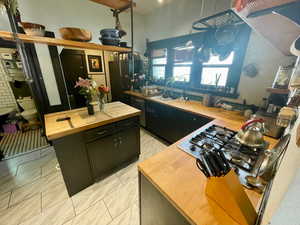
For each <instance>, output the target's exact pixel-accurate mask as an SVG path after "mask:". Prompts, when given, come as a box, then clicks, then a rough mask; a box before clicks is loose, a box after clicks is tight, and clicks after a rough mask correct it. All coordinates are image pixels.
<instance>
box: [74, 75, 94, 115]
mask: <svg viewBox="0 0 300 225" xmlns="http://www.w3.org/2000/svg"><path fill="white" fill-rule="evenodd" d="M75 88H80V89H79V94H81V95H83V96H84V97H85V99H86V106H87V109H88V114H89V115H94V113H95V112H94V108H93V106H92V105H91V101H92V98H93V96H95V95H96V93H97V89H96V82H95V81H92V80H89V79H83V78H81V77H79V78H78V81H77V82H76V85H75Z"/></svg>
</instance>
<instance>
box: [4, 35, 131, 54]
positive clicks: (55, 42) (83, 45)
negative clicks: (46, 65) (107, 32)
mask: <svg viewBox="0 0 300 225" xmlns="http://www.w3.org/2000/svg"><path fill="white" fill-rule="evenodd" d="M0 38H2V39H4V40H8V41H15V37H14V35H13V33H11V32H7V31H0ZM18 38H19V39H20V40H22V41H23V42H25V43H39V44H47V45H52V46H64V47H69V48H80V49H92V50H101V51H111V52H131V48H122V47H117V46H109V45H100V44H95V43H88V42H79V41H69V40H63V39H57V38H49V37H37V36H30V35H26V34H18Z"/></svg>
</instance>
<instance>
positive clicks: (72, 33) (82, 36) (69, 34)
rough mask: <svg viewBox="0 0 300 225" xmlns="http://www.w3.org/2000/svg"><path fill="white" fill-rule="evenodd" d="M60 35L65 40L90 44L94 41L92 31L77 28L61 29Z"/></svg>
mask: <svg viewBox="0 0 300 225" xmlns="http://www.w3.org/2000/svg"><path fill="white" fill-rule="evenodd" d="M59 32H60V35H61V37H62V38H63V39H65V40H71V41H82V42H88V41H90V40H92V33H91V32H90V31H87V30H84V29H81V28H76V27H62V28H60V29H59Z"/></svg>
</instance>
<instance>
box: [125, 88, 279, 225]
mask: <svg viewBox="0 0 300 225" xmlns="http://www.w3.org/2000/svg"><path fill="white" fill-rule="evenodd" d="M125 93H126V94H129V95H133V96H136V97H140V98H144V99H147V100H151V101H155V102H159V103H161V104H166V105H169V106H172V107H175V108H179V109H181V110H185V111H189V112H192V113H195V114H199V115H202V116H206V117H210V118H212V119H214V120H213V121H212V122H210V123H208V124H207V125H205V126H210V125H212V124H216V125H220V126H224V127H227V128H229V129H232V130H239V129H240V127H241V125H242V124H243V123H244V122H245V118H244V117H243V116H242V115H241V114H240V113H239V112H236V111H226V110H223V109H219V108H213V107H206V106H203V105H202V104H201V103H199V102H195V101H188V102H185V101H180V100H170V101H165V100H160V99H156V98H149V97H144V96H143V95H142V94H139V93H136V92H131V91H127V92H125ZM200 129H203V127H202V128H200ZM197 132H198V131H195V132H193V133H192V134H190V135H188V136H187V137H185V138H183V139H182V140H184V139H186V138H190V137H191V136H193V135H194V133H197ZM182 140H180V141H178V142H177V143H174V144H172V145H170V146H169V147H167V148H166V149H165V150H164V151H162V152H160V153H158V154H156V155H155V156H153V157H151V158H149V159H147V160H145V161H143V162H141V163H140V164H139V165H138V169H139V171H140V172H141V173H142V174H143V175H144V176H145V177H147V179H148V180H149V181H150V182H151V183H152V184H153V185H154V186H155V187H156V188H157V189H158V190H159V191H160V192H161V193H162V194H163V195H164V196H165V198H166V199H167V200H168V201H169V202H170V203H171V204H172V205H173V206H174V207H175V208H176V209H177V210H178V211H179V212H180V213H181V214H182V215H183V216H184V217H185V218H186V219H187V220H188V221H189V222H190V223H191V224H193V225H238V223H237V222H236V221H234V220H233V219H232V218H231V217H230V216H228V214H226V213H225V211H224V210H223V209H222V208H221V207H219V206H218V205H217V204H216V203H215V202H214V201H211V200H210V199H209V198H208V197H207V196H206V194H205V186H206V182H207V178H206V177H205V176H204V175H203V174H202V173H201V172H200V171H199V169H198V168H197V166H196V164H195V158H193V157H192V156H190V155H189V154H187V153H185V152H184V151H182V150H180V149H179V148H178V147H177V145H178V144H179V143H180V142H181V141H182ZM265 140H266V141H268V142H269V143H270V146H269V147H270V148H272V147H274V145H275V144H276V143H277V140H276V139H273V138H269V137H265ZM245 190H246V193H247V195H248V196H249V198H250V200H251V202H252V204H253V205H254V206H255V207H256V208H257V209H258V208H259V203H260V200H261V197H262V196H261V195H260V194H258V193H257V192H255V191H251V190H248V189H245ZM219 218H221V220H222V223H220V222H219V221H220V219H219Z"/></svg>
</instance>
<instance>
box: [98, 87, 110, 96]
mask: <svg viewBox="0 0 300 225" xmlns="http://www.w3.org/2000/svg"><path fill="white" fill-rule="evenodd" d="M109 90H110V89H109V87H106V86H104V85H101V86H100V87H98V91H99V92H100V93H103V94H108V93H109Z"/></svg>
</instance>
